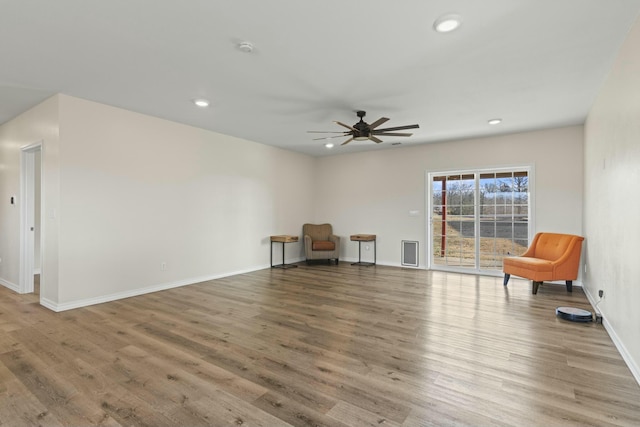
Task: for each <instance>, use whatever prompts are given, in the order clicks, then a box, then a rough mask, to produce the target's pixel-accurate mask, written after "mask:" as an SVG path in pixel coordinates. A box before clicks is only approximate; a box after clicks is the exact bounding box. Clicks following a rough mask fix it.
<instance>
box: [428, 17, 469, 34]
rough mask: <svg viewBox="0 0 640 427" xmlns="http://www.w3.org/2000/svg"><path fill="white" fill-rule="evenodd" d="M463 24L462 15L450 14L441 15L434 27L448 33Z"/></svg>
mask: <svg viewBox="0 0 640 427" xmlns="http://www.w3.org/2000/svg"><path fill="white" fill-rule="evenodd" d="M460 24H462V17H461V16H460V15H455V14H449V15H444V16H441V17H440V18H438V19H436V21H435V22H434V23H433V29H434V30H436V31H437V32H439V33H448V32H450V31H453V30H455V29H456V28H458V27H459V26H460Z"/></svg>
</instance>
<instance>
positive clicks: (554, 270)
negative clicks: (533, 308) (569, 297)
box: [502, 233, 584, 294]
mask: <svg viewBox="0 0 640 427" xmlns="http://www.w3.org/2000/svg"><path fill="white" fill-rule="evenodd" d="M583 240H584V237H581V236H575V235H573V234H557V233H538V234H536V236H535V237H534V238H533V242H531V246H529V249H527V251H526V252H525V253H524V254H522V255H521V256H517V257H507V258H504V259H503V261H502V271H503V272H504V286H507V283H508V282H509V277H511V275H512V274H513V275H515V276H520V277H524V278H525V279H530V280H531V281H532V282H533V283H532V288H531V293H533V294H537V293H538V287H539V286H540V285H541V284H542V282H543V281H545V280H547V281H549V280H565V281H566V284H567V292H571V291H572V284H573V280H575V279H577V278H578V267H579V264H580V253H581V251H582V241H583Z"/></svg>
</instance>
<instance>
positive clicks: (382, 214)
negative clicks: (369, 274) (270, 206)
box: [316, 126, 583, 267]
mask: <svg viewBox="0 0 640 427" xmlns="http://www.w3.org/2000/svg"><path fill="white" fill-rule="evenodd" d="M582 142H583V128H582V126H572V127H566V128H560V129H550V130H542V131H536V132H527V133H519V134H513V135H504V136H496V137H490V138H479V139H469V140H462V141H452V142H446V143H439V144H427V145H420V146H415V147H404V148H401V147H398V148H390V149H388V150H384V151H372V152H365V153H357V154H345V155H338V156H333V157H324V158H320V159H318V164H317V180H316V192H317V194H318V208H317V210H316V221H318V222H331V223H332V224H333V226H334V232H335V233H336V234H338V235H341V236H342V242H341V243H342V244H341V254H343V255H344V257H345V258H350V259H357V257H358V245H357V243H355V242H351V241H349V236H350V235H351V234H355V233H368V234H376V235H378V241H377V252H378V253H377V255H378V262H380V263H383V264H389V265H400V257H401V251H400V245H401V240H418V241H419V242H420V267H424V264H425V260H426V256H425V254H426V250H425V249H426V246H425V238H426V222H425V221H426V220H425V208H426V191H427V188H426V177H425V175H426V172H427V171H439V170H451V169H465V168H486V167H499V166H513V165H531V164H532V165H534V168H535V182H534V185H535V192H536V200H535V209H536V210H535V220H536V223H535V228H536V231H552V232H565V233H571V234H581V233H582V179H583V173H582V167H583V164H582V162H583V152H582ZM410 210H418V211H419V212H420V215H419V216H409V211H410ZM365 255H366V256H370V254H363V258H364V256H365ZM341 256H342V255H341Z"/></svg>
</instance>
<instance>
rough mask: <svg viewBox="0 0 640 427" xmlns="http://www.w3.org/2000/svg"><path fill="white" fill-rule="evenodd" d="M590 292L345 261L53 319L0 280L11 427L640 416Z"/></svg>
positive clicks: (1, 353) (633, 386) (635, 389)
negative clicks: (596, 319)
mask: <svg viewBox="0 0 640 427" xmlns="http://www.w3.org/2000/svg"><path fill="white" fill-rule="evenodd" d="M560 305H563V306H574V307H579V308H584V309H588V310H589V309H591V308H590V306H589V303H588V301H587V299H586V298H585V296H584V293H583V292H582V290H581V289H580V288H579V287H576V288H574V292H573V293H571V294H570V293H567V292H566V290H565V287H564V286H559V285H553V284H544V286H542V287H541V288H540V289H539V291H538V294H537V295H532V294H531V288H530V283H529V282H528V281H525V280H521V279H517V278H514V279H513V280H512V281H511V282H510V283H509V286H508V287H504V286H503V285H502V278H498V277H487V276H475V275H465V274H457V273H443V272H431V271H424V270H418V269H404V268H393V267H384V266H379V265H378V266H375V267H366V268H365V267H356V266H351V265H349V264H347V263H342V264H340V265H338V266H336V265H323V264H316V265H311V266H307V265H305V264H300V265H299V268H296V269H289V270H280V269H265V270H259V271H255V272H252V273H246V274H240V275H237V276H230V277H225V278H222V279H218V280H213V281H209V282H203V283H198V284H194V285H190V286H185V287H181V288H176V289H171V290H167V291H163V292H156V293H153V294H148V295H143V296H139V297H133V298H127V299H123V300H119V301H114V302H111V303H106V304H100V305H95V306H91V307H86V308H81V309H76V310H70V311H67V312H63V313H54V312H51V311H49V310H47V309H46V308H44V307H42V306H40V305H39V304H37V297H36V296H34V295H18V294H15V293H13V292H11V291H9V290H7V289H4V288H0V426H2V427H4V426H12V427H13V426H18V427H20V426H31V425H42V426H58V425H64V426H66V425H82V426H114V427H117V426H125V425H126V426H176V425H189V426H211V425H213V426H227V425H244V426H253V425H255V426H335V427H344V426H385V425H386V426H392V427H398V426H421V427H423V426H443V425H446V426H477V425H483V426H484V425H495V426H522V425H551V426H584V425H594V426H637V425H640V386H639V385H638V383H637V382H636V381H635V379H634V378H633V376H632V374H631V372H630V371H629V369H628V368H627V366H626V365H625V363H624V361H623V359H622V357H621V356H620V354H619V353H618V351H617V350H616V348H615V346H614V345H613V343H612V341H611V339H610V337H609V336H608V334H607V332H606V331H605V330H604V328H603V327H602V325H596V324H594V323H587V324H584V323H582V324H581V323H572V322H567V321H564V320H562V319H559V318H557V317H556V316H555V308H556V307H557V306H560Z"/></svg>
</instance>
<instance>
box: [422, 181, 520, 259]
mask: <svg viewBox="0 0 640 427" xmlns="http://www.w3.org/2000/svg"><path fill="white" fill-rule="evenodd" d="M476 178H477V179H476ZM431 182H432V196H433V198H432V206H433V212H432V221H433V228H432V236H433V264H434V265H435V266H438V265H440V266H450V267H467V268H472V269H482V270H501V269H502V259H503V258H504V257H505V256H509V255H520V254H522V253H523V252H524V251H526V249H527V247H528V246H529V241H528V234H529V231H528V230H529V224H528V219H529V176H528V172H527V171H510V172H495V173H494V172H491V173H479V174H475V173H469V174H459V175H455V174H454V175H446V176H445V175H443V176H435V177H433V178H432V181H431ZM476 245H479V259H476Z"/></svg>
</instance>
